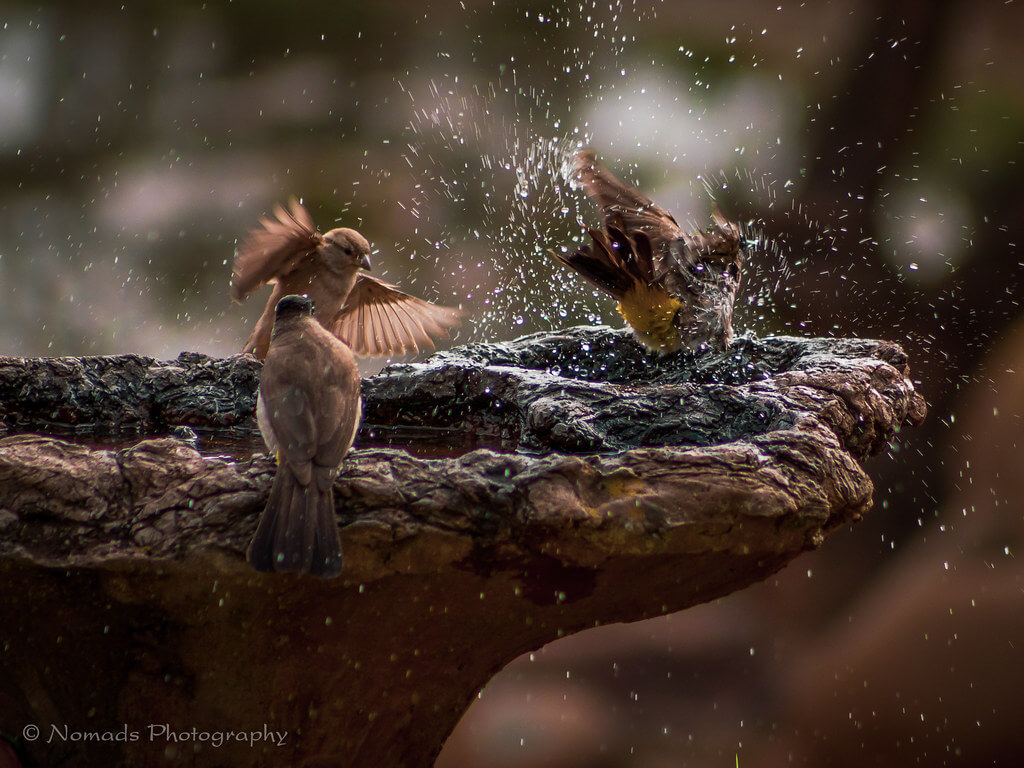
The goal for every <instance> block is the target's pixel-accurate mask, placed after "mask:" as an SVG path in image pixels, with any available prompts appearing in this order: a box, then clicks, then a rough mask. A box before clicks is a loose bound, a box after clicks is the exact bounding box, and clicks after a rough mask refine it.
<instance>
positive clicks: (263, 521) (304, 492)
mask: <svg viewBox="0 0 1024 768" xmlns="http://www.w3.org/2000/svg"><path fill="white" fill-rule="evenodd" d="M332 474H333V473H332V472H331V471H330V470H329V469H326V468H324V467H313V482H311V483H310V484H309V485H308V486H303V485H301V484H300V483H299V482H298V480H297V479H296V478H295V475H294V474H293V473H292V472H291V471H289V470H288V468H287V467H285V466H284V465H281V466H279V467H278V470H277V475H276V476H275V477H274V485H273V487H271V489H270V498H269V499H268V500H267V507H266V509H265V510H264V512H263V516H262V517H261V518H260V524H259V527H258V528H257V529H256V535H255V536H254V537H253V540H252V544H250V545H249V552H248V558H249V564H250V565H251V566H252V567H253V568H255V569H256V570H257V571H297V572H299V573H311V574H313V575H314V576H321V577H324V578H329V577H332V576H337V575H338V574H339V573H341V562H342V558H341V538H340V537H339V536H338V523H337V521H336V520H335V517H334V491H333V490H332V487H331V480H332Z"/></svg>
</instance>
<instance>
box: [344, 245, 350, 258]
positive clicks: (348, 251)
mask: <svg viewBox="0 0 1024 768" xmlns="http://www.w3.org/2000/svg"><path fill="white" fill-rule="evenodd" d="M344 250H345V254H346V255H347V256H351V255H352V247H351V246H348V245H346V246H345V249H344Z"/></svg>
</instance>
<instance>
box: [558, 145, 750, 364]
mask: <svg viewBox="0 0 1024 768" xmlns="http://www.w3.org/2000/svg"><path fill="white" fill-rule="evenodd" d="M572 177H573V180H574V181H575V182H576V183H578V184H579V185H580V186H582V187H583V191H584V192H586V194H587V196H588V197H589V198H590V199H591V200H593V201H594V203H595V204H597V206H598V207H599V208H600V209H601V214H602V218H603V220H604V222H603V223H604V229H603V231H596V230H591V231H590V236H591V239H592V240H593V241H594V243H593V245H592V246H589V245H584V246H581V247H580V248H578V249H577V250H576V251H574V252H572V253H570V254H568V255H562V254H559V253H555V254H554V255H555V257H556V258H557V259H558V260H559V261H561V262H562V263H563V264H566V265H567V266H569V267H572V268H573V269H574V270H576V271H577V272H579V273H580V274H581V275H582V276H583V277H585V278H586V279H587V280H589V281H590V282H591V283H593V284H594V285H595V286H597V287H598V288H599V289H601V290H602V291H604V292H605V293H607V294H609V295H610V296H612V297H613V298H615V299H616V300H618V302H619V305H618V311H619V314H620V315H622V317H623V318H624V319H625V320H626V322H627V323H629V325H630V326H631V327H632V329H633V333H634V335H635V336H636V338H637V339H638V340H639V341H640V342H641V343H642V344H643V345H644V346H646V347H647V348H648V349H651V350H654V351H657V352H662V353H668V352H675V351H676V350H679V349H681V348H682V347H683V346H686V347H690V348H694V349H696V348H699V347H700V346H701V345H704V344H711V345H713V346H715V347H718V348H719V349H725V348H727V347H728V346H729V343H730V341H731V340H732V313H733V304H734V302H735V300H736V290H737V288H738V287H739V283H740V266H741V264H742V258H743V256H742V252H741V251H740V230H739V227H738V226H737V225H736V224H733V223H731V222H729V221H727V220H726V218H725V217H724V216H722V213H721V211H719V210H718V208H717V206H716V207H715V208H714V209H713V216H714V221H715V223H714V225H713V226H712V227H711V228H710V229H708V230H707V231H706V232H704V231H700V230H698V231H697V232H696V233H695V234H690V233H688V232H684V231H683V229H682V228H681V227H680V226H679V224H677V223H676V220H675V219H674V218H673V217H672V214H670V213H669V212H668V211H666V210H665V209H664V208H661V207H659V206H657V205H655V204H654V203H653V202H652V201H651V200H650V198H648V197H647V196H646V195H644V194H643V193H642V192H641V191H640V190H638V189H635V188H634V187H630V186H627V185H626V184H623V183H622V182H621V181H620V180H619V179H617V178H616V177H615V176H614V175H612V173H611V172H610V171H609V170H608V169H607V168H605V167H604V166H603V165H601V164H600V163H599V162H598V161H597V158H596V157H595V155H594V153H593V152H592V151H590V150H583V151H581V152H578V153H577V154H576V156H575V157H574V158H573V167H572Z"/></svg>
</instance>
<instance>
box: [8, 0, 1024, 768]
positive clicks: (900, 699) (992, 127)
mask: <svg viewBox="0 0 1024 768" xmlns="http://www.w3.org/2000/svg"><path fill="white" fill-rule="evenodd" d="M1022 29H1024V7H1022V4H1021V3H1020V2H1013V1H1009V0H1008V1H1007V2H987V3H972V2H966V1H965V0H960V1H959V2H956V1H952V0H949V1H944V0H935V1H934V2H926V1H924V0H894V1H890V0H874V1H873V2H872V1H868V2H860V1H859V0H836V1H835V2H821V3H796V2H774V3H757V2H751V1H750V0H715V2H711V0H686V1H685V2H656V1H655V0H636V2H631V3H630V2H622V1H621V0H620V1H619V2H615V1H614V0H613V1H612V2H607V1H606V0H602V2H599V3H598V2H584V3H579V2H576V3H568V4H562V5H559V4H550V3H545V2H528V3H494V2H483V1H482V0H443V1H439V2H430V1H427V2H418V3H389V2H381V3H354V2H346V1H344V0H336V1H335V2H295V3H287V4H283V3H272V2H263V1H261V0H250V1H249V2H227V0H209V1H207V2H198V1H196V2H168V3H161V4H153V3H140V4H135V3H131V2H126V3H104V2H97V3H91V4H88V5H83V4H81V3H79V2H73V1H72V0H64V1H63V2H60V1H58V0H43V2H38V1H37V2H32V3H27V2H20V0H7V2H5V3H4V5H3V8H2V9H0V355H24V356H42V355H77V354H107V353H121V352H137V353H141V354H147V355H152V356H155V357H158V358H167V357H174V356H176V355H177V354H178V353H179V352H180V351H182V350H197V351H201V352H205V353H208V354H212V355H219V356H223V355H229V354H232V353H234V352H236V351H237V350H238V349H240V348H241V346H242V344H243V342H244V340H245V338H246V337H247V336H248V333H249V331H250V330H251V325H252V324H253V323H254V322H255V319H256V317H258V315H259V314H260V311H261V310H262V303H263V301H264V299H265V296H264V295H263V294H260V295H258V296H254V297H253V298H251V299H250V300H249V301H248V302H247V303H246V304H244V305H241V306H237V305H231V304H230V302H229V300H228V298H227V287H228V282H229V279H230V264H231V259H232V256H233V254H234V250H235V247H236V244H237V241H238V240H239V239H240V238H241V237H243V236H244V234H245V232H246V231H247V230H248V229H249V228H250V227H251V226H253V225H254V224H255V223H256V221H257V218H258V216H259V215H261V214H265V213H267V212H269V211H270V209H271V208H272V206H273V204H274V203H275V202H277V201H284V200H286V199H287V197H288V196H290V195H296V196H299V197H301V198H303V199H304V200H305V201H306V203H307V205H308V206H309V208H310V210H311V212H312V213H313V215H314V217H315V219H316V220H317V222H318V224H319V226H320V228H321V230H326V229H329V228H331V227H333V226H351V227H356V228H358V229H360V230H361V231H362V232H363V233H364V234H365V235H367V237H368V239H369V240H370V241H371V242H372V243H373V245H374V247H375V250H376V254H375V258H374V266H375V270H377V271H378V274H382V275H383V276H384V277H386V278H387V279H389V280H391V281H393V282H397V283H400V284H401V285H402V286H403V287H405V288H407V289H408V290H410V291H411V292H413V293H415V294H417V295H419V296H422V297H424V298H427V299H430V300H433V301H438V302H441V303H447V304H454V305H461V306H462V307H463V308H465V309H467V310H468V311H469V312H470V315H471V318H472V319H471V320H470V321H469V322H468V323H467V324H466V326H465V327H464V328H463V329H462V330H461V331H460V332H459V334H458V336H457V341H460V342H465V341H472V340H482V339H510V338H514V337H516V336H519V335H522V334H524V333H528V332H532V331H538V330H549V329H553V328H558V327H562V326H565V325H571V324H576V323H581V322H582V323H585V322H609V323H611V324H613V325H618V324H619V321H618V318H617V317H616V315H615V313H614V309H613V308H612V306H611V304H610V302H609V301H607V300H605V299H603V298H601V297H598V296H595V295H594V294H593V293H592V292H591V291H590V290H589V288H587V287H586V286H585V285H584V284H583V283H582V282H581V281H579V280H577V279H576V278H574V277H572V276H570V275H567V274H565V273H564V271H562V270H559V269H557V268H556V267H555V266H554V264H553V260H551V259H550V258H548V257H547V256H546V251H547V249H549V248H558V247H567V246H569V245H570V244H572V243H574V242H579V241H581V240H582V237H583V233H584V231H585V227H586V226H588V225H591V226H592V225H594V224H596V222H597V218H596V215H595V212H594V210H593V209H592V207H590V205H589V203H587V202H586V201H585V200H582V199H581V198H580V195H579V194H578V193H577V192H576V191H574V190H572V189H570V188H569V185H568V184H567V183H566V180H565V178H564V176H563V169H564V166H565V161H566V158H567V157H568V155H569V154H570V153H571V152H572V151H574V150H575V149H577V148H578V147H580V146H584V145H587V146H593V147H594V148H595V149H596V150H597V151H598V152H599V154H600V155H601V156H602V158H603V159H604V161H605V162H606V163H607V164H608V165H609V166H610V167H611V168H612V169H614V170H615V171H616V172H617V173H618V174H619V175H621V176H623V177H624V178H626V179H628V180H630V181H632V182H634V183H637V184H639V185H641V186H642V188H643V189H645V190H646V191H647V192H648V193H649V194H650V196H651V197H653V198H654V199H655V200H656V201H657V202H659V203H660V204H661V205H662V206H664V207H666V208H668V209H669V210H671V211H673V212H674V213H675V214H676V217H677V218H678V219H679V220H680V221H685V222H688V223H692V224H694V225H703V224H706V223H707V222H708V221H709V211H710V206H711V201H712V199H715V200H718V201H719V203H720V204H721V206H722V208H723V209H724V210H725V211H726V213H727V214H729V215H730V216H731V217H733V218H735V219H737V220H739V221H742V222H743V223H744V225H745V228H746V232H747V236H748V237H749V238H750V241H751V243H750V250H749V265H748V268H747V271H746V274H745V277H744V281H745V283H744V288H743V296H742V298H741V300H740V303H739V305H738V308H737V322H736V325H737V328H738V329H739V330H740V331H743V330H746V331H748V332H752V333H756V334H761V335H764V334H768V333H794V334H801V335H837V336H845V335H852V336H866V337H881V338H888V339H893V340H896V341H899V342H901V343H902V344H904V346H905V347H906V349H907V351H908V352H909V353H910V356H911V365H912V368H913V372H914V377H915V381H916V383H917V386H918V387H919V388H920V389H921V391H922V392H923V393H924V394H925V396H926V398H927V399H928V401H929V405H930V415H929V419H928V421H927V423H926V424H925V426H924V427H922V428H919V429H914V430H909V431H907V432H905V433H903V434H901V435H900V439H899V441H898V442H897V443H896V444H894V445H893V446H892V448H891V450H890V451H889V452H888V453H887V454H886V455H883V456H880V457H878V458H876V459H874V460H872V461H871V462H870V463H869V466H868V471H869V473H870V474H871V475H872V477H873V479H874V480H875V484H876V494H875V509H874V510H873V511H872V512H871V514H870V515H868V517H867V518H866V519H865V520H864V521H863V522H862V523H860V524H859V525H857V526H856V527H854V528H852V529H850V530H845V531H841V532H839V533H836V534H835V535H833V536H832V537H831V538H830V539H829V541H828V542H826V544H825V545H824V546H823V547H822V548H821V550H819V551H817V552H815V553H812V554H809V555H806V556H804V557H802V558H800V559H799V560H798V561H797V562H796V564H794V565H793V566H791V567H789V568H788V569H786V570H785V571H783V572H781V573H780V574H778V576H777V577H776V578H774V579H772V580H770V581H769V582H767V583H764V584H761V585H757V586H755V587H753V588H750V589H747V590H745V591H743V592H741V593H739V594H736V595H733V596H731V597H729V598H727V599H723V600H720V601H718V602H716V603H714V604H709V605H705V606H699V607H697V608H695V609H692V610H690V611H687V612H684V613H681V614H677V615H673V616H667V617H663V618H660V619H656V620H652V621H647V622H641V623H637V624H632V625H617V626H609V627H603V628H599V629H595V630H591V631H589V632H584V633H581V634H579V635H575V636H572V637H569V638H565V639H563V640H560V641H559V642H556V643H553V644H552V645H550V646H548V647H546V648H544V649H540V650H538V651H537V652H536V653H533V654H530V655H529V656H527V657H523V658H521V659H518V660H516V661H515V662H513V663H512V664H510V665H509V666H508V667H507V668H506V669H505V670H503V671H502V672H501V673H500V674H498V675H497V676H496V677H495V678H494V680H492V681H491V682H490V683H489V684H488V685H487V686H486V687H485V688H484V689H483V690H482V691H481V693H480V696H479V699H478V701H477V702H476V703H475V704H474V705H473V706H472V707H471V708H470V710H469V711H468V712H467V714H466V715H465V717H464V718H463V720H462V722H461V723H460V725H459V726H458V728H457V729H456V731H455V732H454V734H453V735H452V737H451V738H450V740H449V742H448V744H447V745H446V747H445V749H444V751H443V752H442V755H441V757H440V759H439V761H438V765H439V766H441V768H454V767H455V766H474V765H487V766H499V767H501V768H505V767H507V768H511V767H512V766H515V767H517V768H518V767H525V766H531V767H537V766H556V765H557V766H560V767H561V768H572V767H573V766H580V767H581V768H582V767H594V768H598V767H601V766H618V765H628V766H644V767H647V766H650V767H652V768H653V767H660V766H666V767H667V766H723V767H724V766H733V765H735V764H736V763H737V762H738V763H739V765H741V766H782V765H810V766H820V765H833V766H864V765H879V766H890V765H891V766H906V765H923V766H933V765H934V766H945V765H951V766H981V765H989V766H990V765H1017V764H1018V763H1017V761H1018V760H1019V755H1020V754H1021V748H1022V739H1021V736H1020V720H1021V705H1020V693H1019V686H1020V684H1021V682H1022V681H1024V659H1022V658H1021V654H1022V653H1024V610H1022V609H1024V569H1022V566H1021V563H1020V561H1019V560H1017V553H1018V551H1020V550H1021V539H1022V533H1024V519H1022V511H1021V499H1022V498H1024V487H1022V486H1024V472H1022V471H1021V469H1022V459H1024V451H1022V450H1021V446H1020V445H1019V443H1020V442H1021V441H1022V440H1024V431H1022V414H1024V380H1022V378H1021V376H1020V374H1019V373H1018V371H1024V324H1022V323H1021V319H1020V316H1021V297H1022V294H1021V276H1022V274H1024V265H1022V259H1021V254H1020V249H1019V247H1018V243H1020V242H1021V238H1022V237H1024V232H1022V228H1024V183H1022V181H1024V178H1022V170H1024V169H1022V167H1021V161H1024V89H1022V88H1021V83H1022V82H1024V49H1022V48H1021V46H1020V42H1019V38H1020V30H1022ZM376 367H377V364H375V363H368V364H367V366H366V368H365V371H366V372H371V371H373V370H375V369H376Z"/></svg>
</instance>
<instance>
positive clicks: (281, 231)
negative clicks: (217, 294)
mask: <svg viewBox="0 0 1024 768" xmlns="http://www.w3.org/2000/svg"><path fill="white" fill-rule="evenodd" d="M289 208H290V210H287V211H286V210H285V209H284V208H283V207H282V206H280V205H275V206H274V216H275V218H273V219H270V218H266V217H261V218H260V226H259V227H255V228H254V229H252V230H251V231H250V232H249V234H248V235H247V236H246V238H245V241H244V242H243V243H242V245H241V247H240V248H239V249H238V253H237V254H236V255H235V263H234V267H233V269H232V274H231V298H232V299H234V300H235V301H241V300H242V299H244V298H245V297H246V296H248V295H249V294H250V293H252V292H253V291H255V290H256V289H257V288H259V287H260V286H261V285H263V284H264V283H267V282H269V281H271V280H273V279H274V278H276V277H280V276H281V275H285V274H287V273H288V272H290V271H291V270H292V269H293V268H294V267H295V265H296V264H297V263H298V262H299V260H301V259H302V257H304V256H305V255H306V254H308V253H310V252H311V251H313V250H314V249H315V248H316V247H317V246H318V245H319V244H320V242H321V241H322V240H323V236H322V235H321V234H320V233H319V232H317V231H316V227H314V225H313V218H312V217H311V216H310V215H309V211H307V210H306V209H305V208H304V207H303V206H302V204H301V203H300V202H299V201H298V200H296V199H295V198H294V197H293V198H292V199H291V201H290V203H289Z"/></svg>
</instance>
